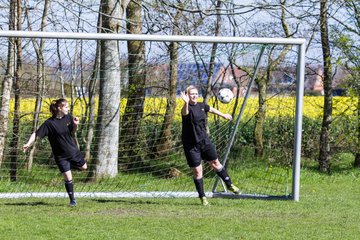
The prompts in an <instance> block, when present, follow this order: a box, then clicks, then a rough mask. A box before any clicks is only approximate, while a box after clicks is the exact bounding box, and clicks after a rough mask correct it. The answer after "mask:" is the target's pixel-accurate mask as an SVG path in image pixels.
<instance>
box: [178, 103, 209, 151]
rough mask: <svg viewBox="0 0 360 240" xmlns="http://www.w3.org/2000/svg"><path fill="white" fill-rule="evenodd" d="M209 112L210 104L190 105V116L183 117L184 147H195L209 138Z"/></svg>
mask: <svg viewBox="0 0 360 240" xmlns="http://www.w3.org/2000/svg"><path fill="white" fill-rule="evenodd" d="M209 111H210V106H209V105H208V104H205V103H197V104H195V105H191V104H189V114H188V115H185V116H182V142H183V144H184V145H194V144H196V143H198V142H200V141H201V140H203V139H205V138H208V134H207V132H206V118H207V112H209Z"/></svg>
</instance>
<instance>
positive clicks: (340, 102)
mask: <svg viewBox="0 0 360 240" xmlns="http://www.w3.org/2000/svg"><path fill="white" fill-rule="evenodd" d="M200 101H201V100H200ZM323 101H324V99H323V97H316V96H306V97H304V103H303V114H304V116H306V117H308V118H311V119H321V117H322V113H323ZM357 101H358V99H356V98H351V97H334V98H333V115H334V116H337V115H340V114H345V115H355V114H356V107H357ZM242 102H243V99H239V104H238V107H237V109H238V110H237V112H238V111H239V109H240V106H241V104H242ZM49 103H50V99H47V100H44V102H43V105H42V110H41V119H42V120H45V119H46V118H48V117H49V116H50V112H49ZM209 103H210V105H211V106H213V104H215V105H214V107H215V108H218V109H219V110H220V111H222V112H224V113H225V112H227V113H231V112H232V108H233V107H234V104H235V100H233V101H232V102H231V103H229V104H222V103H219V102H215V99H211V100H210V102H209ZM266 105H267V113H266V114H267V117H293V116H294V115H295V97H273V98H269V99H268V100H267V102H266ZM125 106H126V99H122V100H121V113H124V110H125ZM182 106H183V101H182V99H181V98H178V99H177V106H176V109H175V121H180V120H181V118H180V111H181V108H182ZM165 107H166V99H165V98H146V100H145V114H144V115H152V116H154V115H157V116H161V115H162V114H164V113H165ZM257 107H258V99H257V98H255V97H252V98H249V99H248V101H247V105H246V108H245V111H244V118H249V117H252V116H254V114H255V113H256V111H257ZM13 109H14V102H13V101H12V102H11V104H10V113H12V112H13ZM34 109H35V99H22V100H21V107H20V113H21V116H22V119H21V120H22V121H24V120H25V121H26V120H32V119H33V112H34ZM84 114H85V103H84V102H82V101H76V103H75V106H74V109H73V115H74V116H79V117H81V116H84ZM10 116H11V117H12V114H10Z"/></svg>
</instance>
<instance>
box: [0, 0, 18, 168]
mask: <svg viewBox="0 0 360 240" xmlns="http://www.w3.org/2000/svg"><path fill="white" fill-rule="evenodd" d="M15 6H16V0H12V1H11V2H10V17H9V30H15V9H16V8H15ZM5 71H6V72H5V77H4V80H3V82H2V88H1V91H2V92H1V96H0V98H1V106H0V166H1V165H2V163H3V162H4V153H5V145H6V133H7V127H8V121H9V104H10V94H11V89H12V85H13V77H14V74H15V39H14V38H9V42H8V56H7V66H6V70H5Z"/></svg>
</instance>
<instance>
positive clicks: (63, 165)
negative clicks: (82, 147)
mask: <svg viewBox="0 0 360 240" xmlns="http://www.w3.org/2000/svg"><path fill="white" fill-rule="evenodd" d="M55 162H56V165H57V166H58V168H59V170H60V172H61V173H64V172H67V171H69V170H71V168H80V167H82V166H84V164H85V163H86V161H85V159H84V156H83V155H82V154H81V153H79V154H77V155H76V156H74V157H68V158H61V159H55Z"/></svg>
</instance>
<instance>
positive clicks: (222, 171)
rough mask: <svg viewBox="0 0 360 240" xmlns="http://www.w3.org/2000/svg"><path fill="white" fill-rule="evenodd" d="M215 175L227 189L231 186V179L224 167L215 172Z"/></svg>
mask: <svg viewBox="0 0 360 240" xmlns="http://www.w3.org/2000/svg"><path fill="white" fill-rule="evenodd" d="M216 174H217V175H218V176H219V177H220V178H221V179H222V180H223V181H224V183H225V185H226V186H227V187H230V186H231V184H232V182H231V178H230V176H229V174H228V173H227V171H226V169H225V168H224V167H223V168H221V169H220V171H217V172H216Z"/></svg>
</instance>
